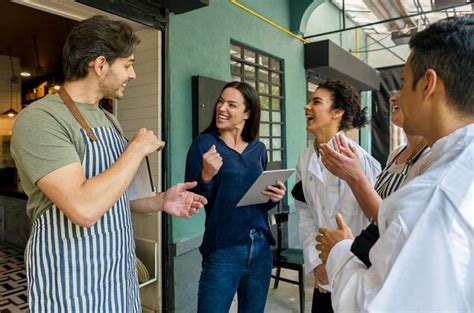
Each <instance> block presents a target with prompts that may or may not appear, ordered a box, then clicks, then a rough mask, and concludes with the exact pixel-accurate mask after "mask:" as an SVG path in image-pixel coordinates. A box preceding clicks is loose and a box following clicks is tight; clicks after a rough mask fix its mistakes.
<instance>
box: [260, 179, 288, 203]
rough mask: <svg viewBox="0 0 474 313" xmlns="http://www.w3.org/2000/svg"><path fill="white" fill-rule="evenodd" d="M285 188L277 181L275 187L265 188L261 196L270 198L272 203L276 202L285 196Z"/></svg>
mask: <svg viewBox="0 0 474 313" xmlns="http://www.w3.org/2000/svg"><path fill="white" fill-rule="evenodd" d="M285 193H286V187H285V184H283V183H282V182H281V181H279V180H277V182H276V185H273V186H271V185H270V186H267V189H265V190H264V191H262V195H264V196H266V197H268V198H270V200H271V201H272V202H278V201H280V200H281V199H283V197H284V196H285Z"/></svg>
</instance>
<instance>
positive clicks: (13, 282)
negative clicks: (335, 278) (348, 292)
mask: <svg viewBox="0 0 474 313" xmlns="http://www.w3.org/2000/svg"><path fill="white" fill-rule="evenodd" d="M0 274H1V275H0V313H10V312H11V313H17V312H27V306H28V305H27V303H26V299H27V298H26V295H27V288H26V273H25V265H24V261H23V252H21V251H19V250H17V249H12V248H10V247H7V246H5V245H2V244H0ZM281 276H282V277H287V278H290V279H294V280H296V279H297V276H298V275H297V272H295V271H290V270H285V269H282V270H281ZM313 281H314V278H313V275H312V274H311V275H306V277H305V291H306V294H305V300H306V301H305V313H310V312H311V300H312V295H313ZM236 312H237V299H234V302H233V303H232V307H231V309H230V313H236ZM265 312H269V313H270V312H271V313H299V292H298V286H297V285H293V284H288V283H285V282H280V284H279V286H278V289H273V279H272V281H271V282H270V290H269V292H268V299H267V305H266V308H265Z"/></svg>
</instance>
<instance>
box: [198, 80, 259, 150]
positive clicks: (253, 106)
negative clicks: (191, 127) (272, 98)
mask: <svg viewBox="0 0 474 313" xmlns="http://www.w3.org/2000/svg"><path fill="white" fill-rule="evenodd" d="M227 88H234V89H237V90H238V91H239V92H240V94H241V95H242V97H243V98H244V104H245V112H249V111H250V114H249V118H248V119H247V120H246V121H245V126H244V129H243V131H242V139H243V140H244V141H246V142H251V141H252V140H253V139H255V138H257V136H258V131H259V129H260V114H261V108H260V99H259V98H258V94H257V91H256V90H255V88H253V87H252V86H250V85H249V84H247V83H244V82H231V83H228V84H227V85H225V86H224V88H222V91H221V93H220V94H219V98H220V96H221V95H222V93H223V92H224V90H226V89H227ZM218 102H219V99H218V100H217V101H216V105H215V106H214V111H212V112H213V114H212V121H211V123H210V124H209V126H208V127H207V128H206V129H205V130H204V131H203V132H202V133H203V134H204V133H210V132H212V131H217V127H216V108H217V104H218Z"/></svg>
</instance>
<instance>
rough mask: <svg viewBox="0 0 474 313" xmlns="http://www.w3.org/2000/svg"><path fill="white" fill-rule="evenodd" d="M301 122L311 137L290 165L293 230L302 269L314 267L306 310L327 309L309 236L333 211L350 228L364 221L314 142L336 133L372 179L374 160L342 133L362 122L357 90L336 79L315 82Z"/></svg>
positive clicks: (331, 221)
mask: <svg viewBox="0 0 474 313" xmlns="http://www.w3.org/2000/svg"><path fill="white" fill-rule="evenodd" d="M304 110H305V114H306V127H307V130H308V132H310V133H312V134H313V135H314V137H315V139H314V143H313V145H312V146H310V147H308V148H306V150H304V151H303V152H302V153H301V155H300V159H299V161H298V165H297V168H296V181H297V184H296V185H295V188H294V189H293V192H292V193H293V195H294V197H295V199H296V200H297V201H295V204H296V208H297V210H298V213H299V216H300V220H299V235H300V241H301V244H302V246H303V252H304V258H305V269H306V271H307V272H310V271H314V277H315V289H314V294H313V304H312V312H332V306H331V295H330V293H329V292H328V290H329V286H327V284H328V280H327V274H326V269H325V268H324V265H323V264H322V261H321V260H320V259H319V256H318V253H317V251H316V249H315V246H316V240H315V236H316V234H317V233H318V230H319V228H320V227H330V228H336V227H337V225H336V223H335V215H336V213H341V214H342V215H343V217H344V219H345V221H346V223H347V225H348V226H349V227H350V228H351V230H352V232H353V233H357V234H358V233H359V232H360V231H361V230H363V229H364V228H365V227H366V226H367V225H368V224H369V218H368V217H367V216H365V215H364V213H363V211H362V210H361V209H360V207H359V205H358V203H357V200H356V199H355V197H354V195H353V194H352V191H351V189H350V188H349V186H348V185H347V183H346V182H345V181H343V180H341V179H340V178H339V177H337V176H335V175H333V174H331V172H329V171H328V170H327V169H326V168H325V167H324V165H323V163H322V162H321V157H320V155H319V146H320V145H321V144H329V145H337V143H338V142H337V141H335V140H334V138H335V136H336V135H339V136H340V139H341V140H344V141H345V142H347V143H348V144H349V145H350V146H351V147H352V149H353V151H354V153H357V155H358V157H359V160H360V165H361V168H362V171H363V173H364V175H365V176H366V177H367V178H368V180H369V181H370V182H371V183H372V184H373V183H374V182H375V179H376V177H377V175H378V173H379V172H380V164H379V163H378V162H377V161H376V160H375V159H374V158H372V157H371V156H370V155H369V154H368V153H367V152H365V151H364V150H363V149H362V148H361V147H360V146H359V145H358V144H357V143H355V142H354V141H353V140H351V139H349V138H348V137H346V136H345V135H344V131H345V130H349V129H351V128H360V127H362V126H364V125H365V124H366V123H367V117H366V115H365V111H364V110H361V107H360V96H359V93H358V92H357V91H356V90H355V89H354V88H353V87H352V86H350V85H349V84H347V83H345V82H342V81H328V82H325V83H323V84H321V85H319V86H318V88H317V89H316V90H315V91H314V92H313V94H312V95H311V98H310V100H309V102H308V104H306V106H305V107H304Z"/></svg>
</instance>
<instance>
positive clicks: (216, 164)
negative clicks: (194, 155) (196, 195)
mask: <svg viewBox="0 0 474 313" xmlns="http://www.w3.org/2000/svg"><path fill="white" fill-rule="evenodd" d="M221 166H222V157H221V155H220V154H219V153H218V152H217V149H216V145H212V146H211V148H210V149H209V150H208V151H207V152H206V153H204V154H203V155H202V171H201V178H202V180H203V181H204V182H206V183H207V182H209V181H210V180H211V179H212V178H213V177H214V176H215V175H216V174H217V173H218V172H219V169H220V168H221Z"/></svg>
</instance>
